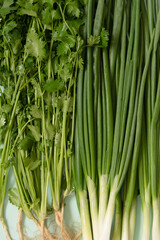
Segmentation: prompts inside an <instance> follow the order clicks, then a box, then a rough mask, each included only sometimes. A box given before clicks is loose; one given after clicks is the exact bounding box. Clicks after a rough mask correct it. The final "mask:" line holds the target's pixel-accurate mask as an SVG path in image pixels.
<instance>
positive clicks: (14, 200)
mask: <svg viewBox="0 0 160 240" xmlns="http://www.w3.org/2000/svg"><path fill="white" fill-rule="evenodd" d="M8 197H9V201H10V203H11V204H13V205H15V206H17V207H18V208H20V206H21V204H20V198H19V193H18V190H17V189H16V188H10V189H9V190H8Z"/></svg>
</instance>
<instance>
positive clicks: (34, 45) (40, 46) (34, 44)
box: [25, 28, 46, 60]
mask: <svg viewBox="0 0 160 240" xmlns="http://www.w3.org/2000/svg"><path fill="white" fill-rule="evenodd" d="M25 51H26V53H27V54H28V55H31V56H33V57H36V58H38V59H39V60H42V59H43V58H45V56H46V51H45V42H43V41H42V39H40V38H39V36H38V34H37V33H36V32H35V30H34V29H33V28H32V29H31V30H30V31H29V32H28V34H27V42H26V45H25Z"/></svg>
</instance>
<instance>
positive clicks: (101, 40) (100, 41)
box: [87, 28, 109, 48]
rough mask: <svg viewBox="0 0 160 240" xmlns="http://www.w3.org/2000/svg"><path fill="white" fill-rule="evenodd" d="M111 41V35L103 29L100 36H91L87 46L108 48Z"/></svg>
mask: <svg viewBox="0 0 160 240" xmlns="http://www.w3.org/2000/svg"><path fill="white" fill-rule="evenodd" d="M108 40H109V33H108V31H107V30H105V28H103V29H102V31H101V33H100V36H93V35H90V36H89V38H88V39H87V44H88V46H89V47H92V46H97V47H102V48H103V47H104V48H105V47H107V46H108Z"/></svg>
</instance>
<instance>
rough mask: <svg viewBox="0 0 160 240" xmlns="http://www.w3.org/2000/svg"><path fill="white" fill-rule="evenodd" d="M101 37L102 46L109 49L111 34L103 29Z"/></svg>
mask: <svg viewBox="0 0 160 240" xmlns="http://www.w3.org/2000/svg"><path fill="white" fill-rule="evenodd" d="M100 37H101V42H102V46H103V47H107V46H108V41H109V33H108V31H107V30H105V28H103V29H102V31H101V34H100Z"/></svg>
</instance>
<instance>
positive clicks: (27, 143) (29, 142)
mask: <svg viewBox="0 0 160 240" xmlns="http://www.w3.org/2000/svg"><path fill="white" fill-rule="evenodd" d="M33 142H34V140H33V138H32V137H31V136H29V135H27V136H26V137H25V138H24V139H23V140H21V141H20V143H19V148H20V149H22V150H29V149H31V148H32V146H33Z"/></svg>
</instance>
